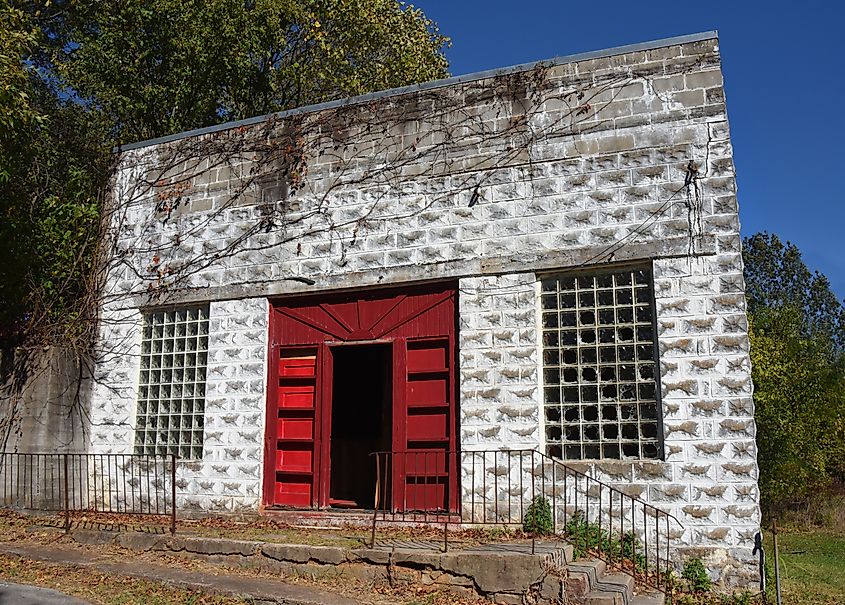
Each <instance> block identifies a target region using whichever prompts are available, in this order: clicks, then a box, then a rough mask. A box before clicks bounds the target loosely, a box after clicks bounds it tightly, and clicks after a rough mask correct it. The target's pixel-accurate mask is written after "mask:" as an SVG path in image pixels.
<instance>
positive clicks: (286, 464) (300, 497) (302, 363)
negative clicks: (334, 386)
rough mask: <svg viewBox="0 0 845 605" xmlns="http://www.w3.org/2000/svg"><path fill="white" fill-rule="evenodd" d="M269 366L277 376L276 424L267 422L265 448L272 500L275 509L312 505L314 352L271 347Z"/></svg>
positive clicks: (314, 400)
mask: <svg viewBox="0 0 845 605" xmlns="http://www.w3.org/2000/svg"><path fill="white" fill-rule="evenodd" d="M274 350H275V354H274V359H273V360H272V364H271V365H275V366H276V368H278V369H277V375H276V378H275V381H274V384H271V389H275V391H276V397H275V398H270V399H269V400H270V401H274V402H276V405H275V407H273V408H272V411H271V412H272V414H273V415H274V417H275V422H268V423H267V432H268V449H269V450H272V452H273V453H274V457H275V462H276V463H275V465H274V466H273V467H272V468H271V469H268V470H269V472H270V473H272V476H271V477H269V478H268V479H267V480H266V481H265V488H266V487H267V486H270V485H272V494H273V497H272V501H271V502H270V503H271V504H273V505H277V506H298V507H302V506H311V505H312V504H313V502H314V496H315V490H314V458H315V456H314V447H315V441H314V436H315V425H316V423H317V418H316V395H317V389H316V377H317V369H316V368H317V349H314V348H311V349H288V348H274Z"/></svg>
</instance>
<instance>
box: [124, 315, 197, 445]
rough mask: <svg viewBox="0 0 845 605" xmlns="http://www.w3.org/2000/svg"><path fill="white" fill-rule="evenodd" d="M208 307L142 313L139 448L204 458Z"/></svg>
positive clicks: (136, 431)
mask: <svg viewBox="0 0 845 605" xmlns="http://www.w3.org/2000/svg"><path fill="white" fill-rule="evenodd" d="M207 362H208V307H207V306H204V307H190V308H183V309H172V310H166V311H155V312H152V313H147V314H145V315H144V327H143V340H142V344H141V376H140V380H139V387H138V412H137V417H136V430H135V452H136V453H138V454H176V455H177V456H178V457H179V458H184V459H194V460H198V459H200V458H202V434H203V421H204V418H205V372H206V366H207Z"/></svg>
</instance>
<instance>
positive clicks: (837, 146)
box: [414, 0, 845, 298]
mask: <svg viewBox="0 0 845 605" xmlns="http://www.w3.org/2000/svg"><path fill="white" fill-rule="evenodd" d="M414 4H415V5H416V6H418V7H419V8H421V9H423V11H424V12H425V13H426V15H427V16H428V17H430V18H431V19H434V20H435V21H436V22H437V23H438V24H439V26H440V29H441V31H442V32H443V33H444V34H446V35H448V36H450V37H451V38H452V47H451V48H450V49H449V50H448V51H447V56H448V58H449V61H450V63H451V71H452V73H453V74H454V75H460V74H465V73H471V72H474V71H480V70H484V69H491V68H495V67H505V66H508V65H514V64H518V63H525V62H528V61H535V60H539V59H549V58H551V57H555V56H559V55H568V54H572V53H577V52H583V51H589V50H599V49H602V48H609V47H612V46H620V45H623V44H633V43H637V42H645V41H648V40H655V39H658V38H666V37H670V36H678V35H683V34H689V33H695V32H700V31H707V30H713V29H716V30H718V31H719V45H720V48H721V51H722V67H723V70H724V75H725V91H726V95H727V102H728V118H729V120H730V124H731V135H732V139H733V144H734V161H735V163H736V169H737V180H738V187H739V207H740V218H741V221H742V232H743V235H751V234H753V233H755V232H757V231H764V230H765V231H770V232H774V233H777V234H778V235H779V236H780V237H781V238H782V239H787V240H790V241H792V242H793V243H795V244H796V245H798V247H799V248H800V249H801V251H802V252H803V254H804V260H805V261H806V262H807V264H808V265H809V266H810V268H811V269H817V270H819V271H821V272H822V273H824V274H825V275H827V277H828V278H829V279H830V280H831V282H832V284H833V287H834V290H835V291H836V293H837V295H838V296H839V297H840V298H843V297H845V234H843V233H842V231H843V229H845V199H843V198H845V196H843V194H842V182H841V181H842V180H843V178H845V153H843V148H842V144H843V143H845V111H843V109H845V78H843V76H845V50H843V48H844V47H845V46H843V39H842V38H843V34H842V30H843V24H845V8H843V7H842V5H840V4H839V3H834V2H814V1H804V2H777V1H773V2H766V3H763V2H742V1H741V0H734V1H733V2H721V1H713V2H709V3H704V4H701V3H689V2H677V1H675V2H635V1H630V0H629V1H628V2H617V1H613V0H604V1H603V2H589V1H581V2H571V1H565V0H559V1H552V0H545V1H543V0H520V1H517V2H515V1H513V0H509V1H505V0H486V1H482V0H417V1H416V2H414Z"/></svg>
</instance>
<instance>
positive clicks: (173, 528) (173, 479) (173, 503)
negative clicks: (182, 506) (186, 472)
mask: <svg viewBox="0 0 845 605" xmlns="http://www.w3.org/2000/svg"><path fill="white" fill-rule="evenodd" d="M170 535H171V536H173V535H176V454H170Z"/></svg>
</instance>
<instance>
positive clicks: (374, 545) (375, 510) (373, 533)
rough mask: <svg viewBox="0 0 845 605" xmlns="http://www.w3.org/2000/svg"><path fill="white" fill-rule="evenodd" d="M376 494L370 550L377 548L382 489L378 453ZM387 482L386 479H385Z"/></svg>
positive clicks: (377, 455) (379, 456)
mask: <svg viewBox="0 0 845 605" xmlns="http://www.w3.org/2000/svg"><path fill="white" fill-rule="evenodd" d="M375 457H376V493H375V497H374V498H373V528H372V534H371V535H370V548H375V547H376V521H377V519H378V507H379V490H380V489H381V454H379V453H378V452H376V454H375ZM385 482H386V479H385Z"/></svg>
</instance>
